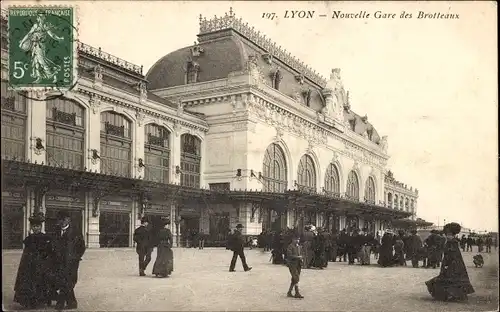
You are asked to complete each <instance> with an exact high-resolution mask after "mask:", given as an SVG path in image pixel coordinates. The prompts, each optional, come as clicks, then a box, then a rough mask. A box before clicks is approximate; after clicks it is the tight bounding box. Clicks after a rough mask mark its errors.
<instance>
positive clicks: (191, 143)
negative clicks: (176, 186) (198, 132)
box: [181, 133, 201, 188]
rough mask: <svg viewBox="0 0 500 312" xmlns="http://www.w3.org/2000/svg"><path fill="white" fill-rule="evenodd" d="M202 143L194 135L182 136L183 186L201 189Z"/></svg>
mask: <svg viewBox="0 0 500 312" xmlns="http://www.w3.org/2000/svg"><path fill="white" fill-rule="evenodd" d="M200 164H201V141H200V139H198V138H197V137H195V136H194V135H191V134H189V133H185V134H183V135H182V136H181V185H183V186H189V187H195V188H199V187H200V170H201V168H200Z"/></svg>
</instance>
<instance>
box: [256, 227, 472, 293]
mask: <svg viewBox="0 0 500 312" xmlns="http://www.w3.org/2000/svg"><path fill="white" fill-rule="evenodd" d="M460 230H461V227H460V225H459V224H458V223H449V224H447V225H446V226H445V227H444V229H443V231H441V232H439V231H436V230H433V231H431V234H430V235H429V236H428V237H427V238H426V239H425V240H422V239H421V237H420V236H419V235H418V233H417V231H416V230H412V231H411V232H410V233H408V232H405V231H399V232H398V233H394V232H393V231H392V230H390V229H388V230H385V233H384V235H383V236H382V238H380V236H379V235H378V234H377V235H373V234H371V233H369V232H368V230H367V229H363V230H361V231H360V230H359V229H356V228H354V229H350V230H347V229H344V230H342V231H341V232H340V233H339V234H338V235H337V233H336V232H333V233H329V232H328V231H325V230H324V229H322V228H316V227H315V226H313V225H308V226H306V227H305V228H304V231H303V233H301V234H299V233H298V231H297V230H296V229H287V230H285V231H281V232H270V231H263V232H262V233H261V235H260V236H259V239H258V242H259V246H260V247H262V248H263V249H264V251H269V250H271V260H272V263H273V264H285V265H287V266H288V268H289V271H290V274H291V277H292V278H291V283H290V288H289V290H288V292H287V296H288V297H296V298H303V296H302V295H301V294H300V292H299V290H298V283H299V279H300V273H301V270H302V269H309V268H319V269H324V268H325V267H327V265H328V262H329V261H336V260H337V258H338V260H339V261H342V260H344V261H346V258H347V259H348V261H349V262H348V263H349V264H354V263H355V260H357V261H358V263H359V264H360V265H367V264H370V255H371V253H373V254H374V255H375V257H376V258H378V264H379V265H380V266H381V267H391V266H406V265H407V261H409V260H411V263H412V266H413V267H415V268H417V267H419V262H420V261H422V262H423V263H422V267H424V268H437V267H440V273H439V275H438V276H436V277H435V278H433V279H431V280H429V281H427V282H426V285H427V288H428V291H429V293H430V294H431V295H432V296H433V297H434V298H436V299H438V300H444V301H450V300H464V299H467V295H468V294H471V293H474V288H473V287H472V285H471V283H470V280H469V277H468V274H467V269H466V267H465V264H464V261H463V258H462V255H461V253H460V242H461V240H459V239H458V238H457V237H456V235H457V234H458V233H460ZM294 288H295V291H296V294H295V295H293V294H292V290H293V289H294Z"/></svg>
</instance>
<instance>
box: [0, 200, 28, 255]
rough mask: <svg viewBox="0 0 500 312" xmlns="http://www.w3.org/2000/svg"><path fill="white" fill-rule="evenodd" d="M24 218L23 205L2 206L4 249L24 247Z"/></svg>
mask: <svg viewBox="0 0 500 312" xmlns="http://www.w3.org/2000/svg"><path fill="white" fill-rule="evenodd" d="M23 220H24V211H23V206H22V205H11V204H7V205H3V206H2V235H3V236H2V249H20V248H23V240H24V237H23Z"/></svg>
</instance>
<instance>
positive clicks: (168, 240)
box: [153, 220, 174, 277]
mask: <svg viewBox="0 0 500 312" xmlns="http://www.w3.org/2000/svg"><path fill="white" fill-rule="evenodd" d="M169 227H170V220H164V228H163V229H161V230H159V231H158V247H157V248H156V261H155V264H154V266H153V274H154V275H156V277H167V276H169V275H170V274H172V272H173V271H174V253H173V252H172V232H171V231H170V228H169Z"/></svg>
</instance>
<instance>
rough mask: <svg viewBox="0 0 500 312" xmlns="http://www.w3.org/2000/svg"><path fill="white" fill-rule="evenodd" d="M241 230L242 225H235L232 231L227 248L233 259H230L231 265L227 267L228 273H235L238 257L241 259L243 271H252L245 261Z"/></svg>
mask: <svg viewBox="0 0 500 312" xmlns="http://www.w3.org/2000/svg"><path fill="white" fill-rule="evenodd" d="M242 229H243V225H241V224H238V225H236V230H235V231H234V233H233V235H232V238H231V241H230V245H229V248H230V249H231V250H232V251H233V258H232V259H231V264H230V265H229V272H235V270H234V268H235V266H236V260H238V257H240V259H241V264H242V265H243V270H245V272H247V271H250V270H251V269H252V267H249V266H248V264H247V259H246V258H245V252H244V249H245V241H244V240H243V235H241V230H242Z"/></svg>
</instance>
